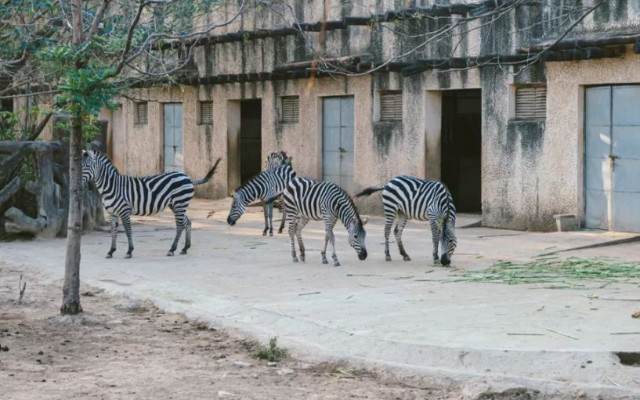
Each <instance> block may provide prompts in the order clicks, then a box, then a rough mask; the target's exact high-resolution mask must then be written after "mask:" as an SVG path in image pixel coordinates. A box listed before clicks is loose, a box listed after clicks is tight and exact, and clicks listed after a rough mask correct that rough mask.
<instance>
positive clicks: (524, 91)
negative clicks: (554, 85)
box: [516, 87, 547, 119]
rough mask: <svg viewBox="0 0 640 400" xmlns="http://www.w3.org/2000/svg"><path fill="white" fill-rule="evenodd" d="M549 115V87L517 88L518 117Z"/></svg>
mask: <svg viewBox="0 0 640 400" xmlns="http://www.w3.org/2000/svg"><path fill="white" fill-rule="evenodd" d="M546 115H547V88H546V87H521V88H517V89H516V118H517V119H534V118H545V117H546Z"/></svg>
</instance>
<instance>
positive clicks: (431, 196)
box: [356, 175, 457, 265]
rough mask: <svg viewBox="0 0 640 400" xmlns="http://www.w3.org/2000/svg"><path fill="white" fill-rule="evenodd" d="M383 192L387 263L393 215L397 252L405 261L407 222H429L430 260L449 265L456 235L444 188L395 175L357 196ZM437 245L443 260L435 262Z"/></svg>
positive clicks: (409, 177) (453, 217) (407, 258)
mask: <svg viewBox="0 0 640 400" xmlns="http://www.w3.org/2000/svg"><path fill="white" fill-rule="evenodd" d="M380 190H382V204H383V205H384V215H385V225H384V242H385V245H384V251H385V257H386V260H387V261H391V255H390V254H389V235H390V234H391V226H392V225H393V221H394V220H395V218H396V216H397V217H398V223H397V225H396V228H395V229H394V231H393V232H394V234H395V237H396V241H397V242H398V249H399V250H400V254H401V255H402V257H403V259H404V260H405V261H410V260H411V258H409V255H408V254H407V252H406V251H405V249H404V246H403V245H402V231H403V229H404V227H405V226H406V224H407V221H408V220H409V219H414V218H415V219H418V220H421V221H425V220H428V221H429V223H430V224H431V235H432V239H433V261H434V262H441V263H442V265H449V264H450V263H451V256H452V255H453V252H454V250H455V249H456V245H457V240H456V235H455V223H456V208H455V206H454V204H453V199H452V198H451V193H450V192H449V190H448V189H447V187H446V186H445V185H444V184H443V183H442V182H439V181H429V180H425V179H419V178H415V177H413V176H406V175H403V176H397V177H395V178H393V179H391V180H390V181H389V182H387V184H386V185H384V186H379V187H370V188H367V189H365V190H363V191H362V192H360V193H358V194H357V195H356V196H357V197H360V196H368V195H370V194H372V193H375V192H377V191H380ZM438 243H441V244H442V258H441V259H438Z"/></svg>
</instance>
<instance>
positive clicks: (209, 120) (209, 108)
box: [200, 101, 213, 125]
mask: <svg viewBox="0 0 640 400" xmlns="http://www.w3.org/2000/svg"><path fill="white" fill-rule="evenodd" d="M200 124H201V125H212V124H213V101H201V102H200Z"/></svg>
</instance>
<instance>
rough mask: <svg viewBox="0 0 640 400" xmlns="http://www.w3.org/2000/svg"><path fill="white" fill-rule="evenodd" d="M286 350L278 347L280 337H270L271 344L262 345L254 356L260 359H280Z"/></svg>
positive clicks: (272, 360)
mask: <svg viewBox="0 0 640 400" xmlns="http://www.w3.org/2000/svg"><path fill="white" fill-rule="evenodd" d="M284 355H285V351H284V349H281V348H280V347H278V338H276V337H272V338H271V339H269V345H268V346H265V345H260V346H258V349H257V350H256V352H255V354H254V357H255V358H257V359H259V360H267V361H270V362H275V361H280V360H281V359H282V357H284Z"/></svg>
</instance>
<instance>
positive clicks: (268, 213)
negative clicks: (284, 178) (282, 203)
mask: <svg viewBox="0 0 640 400" xmlns="http://www.w3.org/2000/svg"><path fill="white" fill-rule="evenodd" d="M292 160H293V157H291V156H287V152H286V151H276V152H273V153H271V154H269V155H268V156H267V170H271V169H276V168H278V167H279V166H281V165H283V164H288V165H290V166H291V167H293V164H292V162H291V161H292ZM279 197H281V196H279ZM274 206H275V202H274ZM278 208H280V210H281V212H282V220H281V221H280V228H278V233H282V230H283V229H284V223H285V221H286V220H287V215H286V214H285V212H284V207H278ZM262 209H263V211H264V231H263V232H262V236H266V234H267V230H269V236H273V206H271V207H269V206H267V205H265V206H263V207H262Z"/></svg>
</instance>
